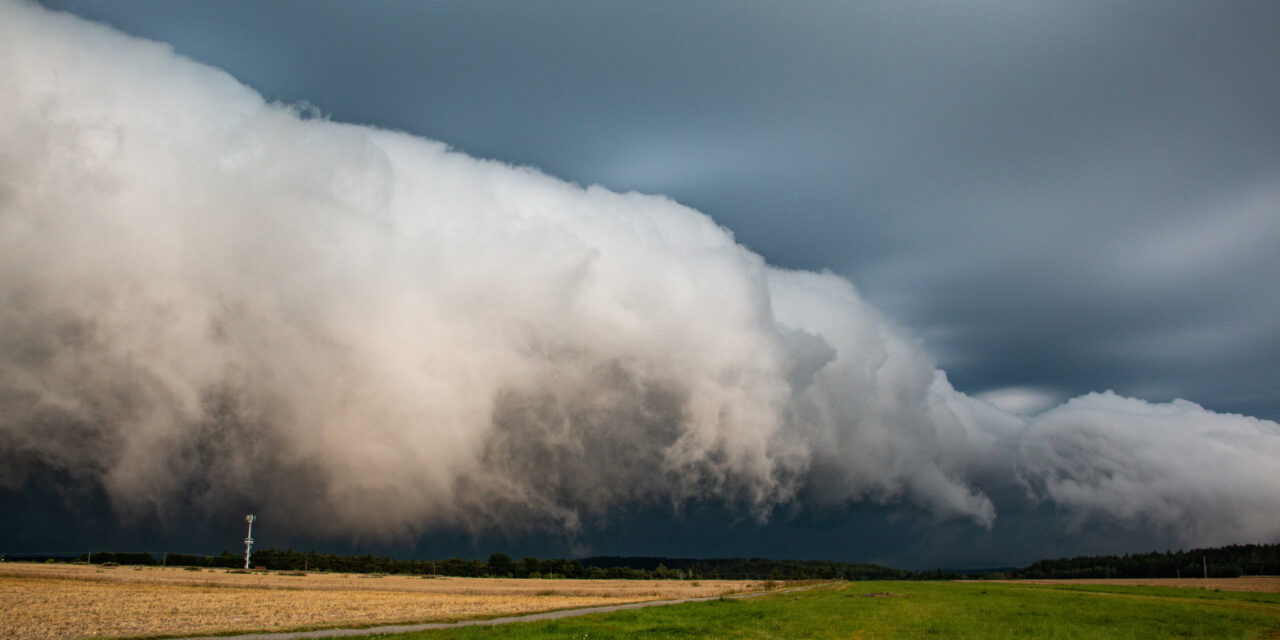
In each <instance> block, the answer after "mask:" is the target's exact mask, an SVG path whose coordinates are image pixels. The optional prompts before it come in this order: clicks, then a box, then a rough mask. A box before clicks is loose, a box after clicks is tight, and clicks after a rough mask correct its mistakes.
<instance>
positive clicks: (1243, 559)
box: [1008, 544, 1280, 578]
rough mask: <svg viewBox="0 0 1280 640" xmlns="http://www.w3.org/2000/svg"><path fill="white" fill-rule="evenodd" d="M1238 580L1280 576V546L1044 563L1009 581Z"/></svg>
mask: <svg viewBox="0 0 1280 640" xmlns="http://www.w3.org/2000/svg"><path fill="white" fill-rule="evenodd" d="M1206 573H1207V574H1208V577H1210V578H1238V577H1240V576H1244V575H1250V576H1257V575H1271V576H1275V575H1280V544H1245V545H1231V546H1229V547H1219V548H1216V549H1194V550H1191V551H1166V552H1164V553H1160V552H1152V553H1142V554H1135V555H1125V556H1082V557H1079V558H1062V559H1059V560H1041V561H1040V562H1037V563H1035V564H1033V565H1031V566H1029V567H1027V568H1025V569H1017V570H1014V571H1010V572H1009V574H1008V575H1009V577H1010V578H1203V577H1205V574H1206Z"/></svg>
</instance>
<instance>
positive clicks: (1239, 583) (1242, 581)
mask: <svg viewBox="0 0 1280 640" xmlns="http://www.w3.org/2000/svg"><path fill="white" fill-rule="evenodd" d="M997 582H1012V583H1021V584H1114V585H1127V586H1145V587H1184V588H1192V589H1218V590H1221V591H1261V592H1265V593H1280V576H1245V577H1241V578H1209V579H1207V580H1205V579H1203V578H1090V579H1081V580H999V581H997Z"/></svg>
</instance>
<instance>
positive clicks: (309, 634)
mask: <svg viewBox="0 0 1280 640" xmlns="http://www.w3.org/2000/svg"><path fill="white" fill-rule="evenodd" d="M825 584H832V583H819V584H807V585H802V586H799V587H791V588H790V589H779V590H776V591H756V592H754V593H738V594H733V595H726V596H704V597H701V598H682V599H678V600H650V601H648V602H628V603H624V604H611V605H605V606H600V607H583V608H579V609H561V610H559V611H543V612H541V613H529V614H525V615H519V616H507V617H503V618H489V619H487V620H460V621H458V622H425V623H421V624H393V625H385V626H380V627H366V628H363V629H319V630H316V631H285V632H280V633H250V634H245V635H238V636H191V637H188V638H179V639H177V640H302V639H303V638H347V637H352V636H369V635H375V634H389V633H410V632H413V631H428V630H432V629H457V628H460V627H481V626H494V625H499V624H511V623H514V622H538V621H540V620H559V619H561V618H571V617H576V616H586V615H591V614H593V613H612V612H614V611H625V610H628V609H644V608H648V607H662V606H666V605H671V604H683V603H685V602H706V601H708V600H716V599H718V598H734V599H738V598H755V597H758V596H763V595H769V594H772V593H789V592H792V591H801V590H804V589H813V588H815V587H820V586H823V585H825Z"/></svg>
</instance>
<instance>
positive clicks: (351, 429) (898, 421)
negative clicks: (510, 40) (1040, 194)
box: [0, 3, 1280, 544]
mask: <svg viewBox="0 0 1280 640" xmlns="http://www.w3.org/2000/svg"><path fill="white" fill-rule="evenodd" d="M0 12H2V14H0V95H2V96H4V97H3V99H0V492H17V491H22V490H23V488H24V487H26V486H28V485H29V484H30V483H31V482H37V481H38V482H46V481H50V482H51V481H56V482H60V483H65V484H68V485H76V484H79V485H85V486H94V487H98V488H100V489H101V490H102V491H103V492H105V494H106V495H107V496H108V497H109V498H110V501H111V507H112V509H113V510H115V511H116V512H117V513H118V514H119V515H120V517H122V518H130V517H142V516H146V517H159V518H161V519H164V518H165V517H167V514H169V513H171V512H173V511H174V510H177V509H189V508H196V509H203V510H208V511H216V510H218V509H222V508H225V507H226V506H227V505H232V504H240V503H242V502H243V501H245V500H246V499H248V496H251V495H252V496H253V498H252V499H253V500H255V501H257V503H259V504H261V505H263V507H264V508H269V509H271V510H272V511H273V513H276V514H281V516H282V517H287V518H289V519H291V520H293V521H295V522H299V523H303V524H305V525H306V526H310V527H312V528H313V529H314V530H316V531H317V532H321V533H324V534H327V535H333V536H364V537H373V538H379V539H396V538H404V537H411V536H415V535H419V534H422V533H424V532H428V531H434V530H445V529H448V530H461V531H472V532H478V531H501V532H512V533H519V532H525V531H569V532H573V531H577V530H580V529H582V528H584V527H591V526H594V523H597V522H600V521H601V519H603V518H607V516H608V514H609V512H610V510H611V509H612V508H615V507H618V506H620V505H634V504H640V505H670V506H671V507H673V508H676V509H678V508H679V507H680V505H682V504H687V503H690V502H715V503H719V504H725V505H729V506H731V507H732V508H735V509H739V510H741V512H743V513H744V514H748V515H750V516H751V517H754V518H757V519H758V520H760V521H764V520H768V519H769V518H774V517H780V516H779V514H780V513H782V512H783V511H785V510H786V509H794V508H797V506H798V507H800V508H803V507H805V506H808V505H810V504H812V506H815V507H817V506H821V507H830V506H837V507H838V506H841V505H849V504H855V503H865V502H870V503H877V504H903V505H910V506H913V507H915V508H919V509H922V510H924V511H926V512H928V513H931V514H933V515H934V516H936V517H937V518H938V519H939V520H946V519H955V518H958V519H967V520H970V521H972V522H975V523H977V524H979V525H981V526H983V527H991V526H993V523H995V522H996V520H997V519H998V518H999V517H1000V511H1001V504H999V503H998V502H997V498H995V497H993V496H997V495H1007V494H1010V493H1016V494H1017V495H1019V496H1021V497H1022V498H1021V499H1024V500H1030V501H1032V502H1038V503H1049V504H1052V505H1055V506H1056V507H1057V508H1059V509H1060V510H1061V511H1062V512H1063V513H1065V514H1067V517H1068V518H1069V519H1070V520H1071V521H1072V522H1074V523H1079V524H1080V525H1081V526H1084V525H1086V524H1087V523H1089V522H1092V521H1105V522H1114V523H1123V524H1126V525H1130V526H1133V527H1138V528H1145V529H1150V530H1155V531H1160V532H1163V533H1165V534H1167V535H1170V536H1172V537H1174V538H1176V539H1178V540H1181V541H1183V542H1186V543H1188V544H1219V543H1227V542H1237V541H1259V540H1275V539H1277V538H1280V516H1278V515H1277V514H1280V466H1278V465H1280V425H1277V424H1276V423H1274V422H1270V421H1263V420H1257V419H1253V418H1249V417H1245V416H1239V415H1224V414H1216V413H1213V412H1210V411H1207V410H1205V409H1203V408H1201V407H1199V406H1197V405H1195V404H1193V403H1191V402H1188V401H1175V402H1172V403H1168V404H1152V403H1148V402H1145V401H1143V400H1138V399H1129V398H1123V397H1119V396H1117V395H1115V394H1111V393H1098V394H1091V395H1086V396H1083V397H1079V398H1076V399H1073V400H1070V401H1069V402H1067V403H1065V404H1063V405H1061V406H1059V407H1057V408H1054V409H1051V410H1049V411H1047V412H1044V413H1041V414H1039V415H1036V416H1032V417H1023V416H1019V415H1013V414H1009V413H1006V412H1003V411H1001V410H999V409H997V408H996V407H995V406H993V405H991V404H989V403H987V402H984V401H982V400H979V399H975V398H971V397H968V396H965V395H963V394H961V393H958V392H957V391H955V390H954V389H953V388H952V387H951V386H950V384H948V382H947V379H946V376H945V375H944V374H943V373H942V372H941V371H939V370H937V368H936V367H935V365H934V363H933V362H932V360H931V359H930V357H929V356H928V354H926V353H925V352H924V350H923V349H922V347H921V346H920V344H919V343H918V342H917V341H915V340H913V339H912V338H911V337H910V336H908V335H905V334H904V332H903V331H901V330H899V329H897V328H895V326H894V325H893V324H892V323H891V322H890V321H889V320H887V319H886V318H885V317H884V316H882V315H881V314H880V313H878V312H877V311H876V310H875V309H874V308H871V307H870V306H869V305H868V304H867V303H866V302H864V300H863V299H862V298H861V297H860V296H859V294H858V291H857V289H856V288H855V287H854V286H853V285H852V284H851V283H850V282H848V281H846V280H844V279H842V278H840V277H837V276H835V275H832V274H830V273H812V272H797V271H786V270H781V269H777V268H773V267H771V266H770V265H768V264H766V263H765V262H764V261H763V260H762V259H761V258H760V257H759V256H758V255H755V254H753V253H752V252H751V251H749V250H747V249H746V248H744V247H743V246H741V245H739V244H737V243H736V242H735V240H734V236H733V234H732V232H731V231H730V230H728V229H725V228H723V227H720V226H718V225H717V224H716V223H715V221H713V220H712V219H710V218H708V217H707V216H705V215H703V214H701V213H699V212H697V211H694V210H692V209H690V208H687V207H685V206H682V205H680V204H679V203H677V202H674V201H672V200H670V199H667V198H664V197H662V196H656V195H643V194H638V193H614V192H611V191H609V190H607V189H603V188H600V187H594V186H593V187H586V188H584V187H581V186H579V185H576V184H571V183H566V182H564V181H561V180H559V179H556V178H554V177H551V176H548V175H544V174H542V173H540V172H538V171H536V170H534V169H530V168H524V167H513V166H509V165H506V164H503V163H501V162H496V161H491V160H481V159H476V158H473V157H469V156H467V155H465V154H464V153H462V152H459V151H456V150H453V149H450V148H449V147H448V146H447V145H445V144H443V143H440V142H435V141H431V140H425V139H422V138H417V137H414V136H411V135H408V134H405V133H398V132H393V131H385V130H379V129H375V128H371V127H364V126H356V125H350V124H342V123H336V122H330V121H328V120H326V119H324V118H323V117H318V115H317V114H315V113H314V112H313V110H311V109H309V108H307V107H305V106H303V107H298V106H291V105H280V104H270V103H266V102H264V100H263V99H262V98H261V97H260V96H259V95H258V94H256V93H255V92H254V91H252V90H250V89H248V88H246V87H244V86H242V85H241V84H239V83H238V82H236V80H235V79H233V78H232V77H230V76H228V75H227V74H225V73H222V72H220V71H218V70H216V69H212V68H209V67H206V66H202V65H199V64H197V63H194V62H192V61H190V60H187V59H184V58H182V57H180V56H178V55H176V54H175V53H173V52H172V51H171V50H170V49H169V48H168V47H166V46H164V45H161V44H156V43H152V42H146V41H141V40H137V39H133V38H129V37H127V36H124V35H122V34H119V33H116V32H114V31H111V30H109V29H107V28H105V27H101V26H98V25H93V24H90V23H87V22H83V21H80V20H78V19H76V18H72V17H70V16H67V15H63V14H54V13H50V12H47V11H45V10H43V9H39V8H37V7H34V6H30V5H28V4H22V3H18V4H12V3H4V4H0ZM278 517H280V516H278Z"/></svg>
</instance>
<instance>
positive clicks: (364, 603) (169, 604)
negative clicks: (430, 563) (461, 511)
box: [0, 562, 760, 640]
mask: <svg viewBox="0 0 1280 640" xmlns="http://www.w3.org/2000/svg"><path fill="white" fill-rule="evenodd" d="M759 587H760V583H758V582H744V581H711V580H703V581H698V582H690V581H627V580H513V579H501V578H443V577H441V578H426V579H424V578H423V577H417V576H384V577H379V576H358V575H344V574H314V573H313V574H309V575H306V576H296V575H289V574H271V573H254V574H234V573H227V572H226V571H223V570H217V571H210V570H203V571H187V570H184V569H180V568H173V567H170V568H168V569H162V568H158V567H147V568H142V567H140V568H133V567H114V568H103V567H98V566H84V565H43V564H30V563H12V562H6V563H0V629H4V634H3V635H4V636H5V638H6V640H10V639H13V640H66V639H68V638H82V637H87V636H93V637H160V636H166V637H173V636H191V635H200V634H205V635H213V634H230V633H249V632H252V633H269V632H274V631H288V630H298V629H304V630H309V629H326V628H357V627H361V628H370V627H375V626H385V625H397V624H411V623H413V624H416V623H426V622H453V621H458V620H471V619H481V618H498V617H512V616H519V615H522V614H528V613H537V612H543V611H554V610H562V609H576V608H582V607H593V606H604V605H614V604H621V603H628V602H637V601H652V600H678V599H687V598H693V597H718V596H719V595H722V594H727V593H734V592H742V591H749V590H754V589H758V588H759Z"/></svg>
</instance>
